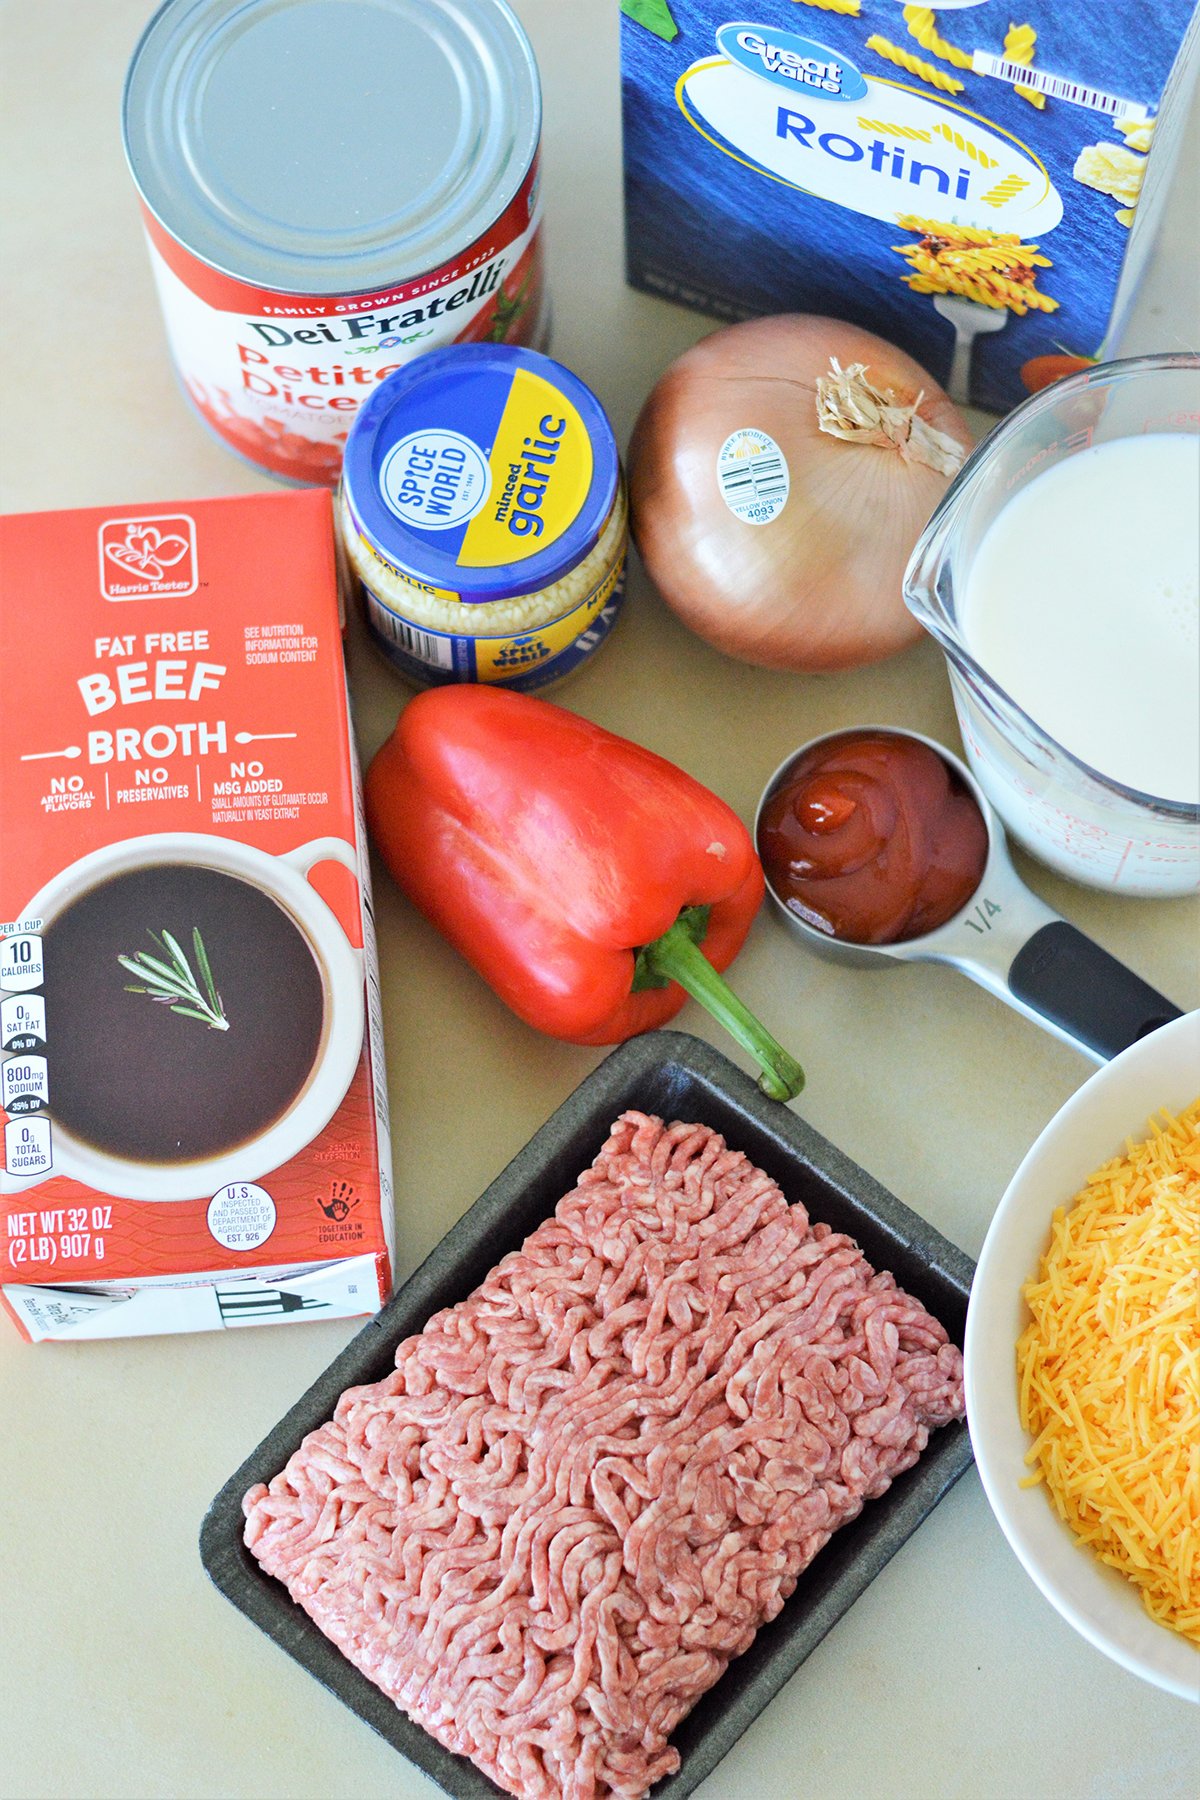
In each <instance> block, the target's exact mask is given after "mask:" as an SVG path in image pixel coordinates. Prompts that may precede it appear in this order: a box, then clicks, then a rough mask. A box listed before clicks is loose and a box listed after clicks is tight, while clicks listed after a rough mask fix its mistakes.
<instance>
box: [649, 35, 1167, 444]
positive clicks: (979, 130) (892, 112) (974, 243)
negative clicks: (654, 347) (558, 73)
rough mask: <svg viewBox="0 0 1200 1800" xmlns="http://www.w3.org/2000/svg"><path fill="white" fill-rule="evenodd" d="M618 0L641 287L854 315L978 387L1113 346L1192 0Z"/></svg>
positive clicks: (1142, 249)
mask: <svg viewBox="0 0 1200 1800" xmlns="http://www.w3.org/2000/svg"><path fill="white" fill-rule="evenodd" d="M622 10H623V12H624V15H625V16H624V18H623V20H622V69H623V83H624V121H625V191H626V218H627V241H628V268H629V278H630V280H631V281H632V282H633V283H634V285H635V286H637V287H641V288H645V289H647V290H648V291H649V292H651V293H655V294H661V295H665V296H666V297H667V298H668V299H672V300H678V301H682V302H683V303H684V304H686V305H690V306H695V307H698V308H699V309H701V310H702V311H705V312H710V313H713V314H714V315H715V316H716V317H717V318H719V319H727V320H736V319H744V318H748V317H750V316H752V315H754V314H757V313H774V312H792V311H799V312H816V313H828V314H831V315H833V316H834V317H837V318H843V319H848V320H851V321H852V322H853V323H854V324H856V325H861V326H865V327H866V328H867V329H869V330H871V331H875V332H878V333H879V334H880V335H881V336H882V337H885V338H888V339H890V340H892V341H893V342H894V343H896V344H899V345H901V346H902V347H903V348H904V349H905V350H907V351H908V352H909V353H910V354H911V355H912V356H914V357H916V358H917V360H918V361H919V362H920V363H922V364H923V365H924V366H925V367H926V368H927V369H929V371H930V373H931V374H933V375H934V376H935V377H936V378H937V379H938V380H939V381H940V382H941V383H942V384H943V385H944V386H946V387H947V388H948V389H949V391H950V393H951V396H952V397H953V398H954V399H955V400H956V401H958V402H960V403H966V402H974V403H975V404H976V405H979V406H983V407H987V408H990V409H992V410H995V411H1003V410H1006V409H1008V408H1009V407H1011V406H1014V405H1016V403H1017V402H1018V401H1020V400H1023V399H1024V398H1025V397H1026V395H1027V394H1028V393H1031V392H1035V391H1037V389H1038V388H1039V387H1041V386H1043V385H1045V383H1046V382H1047V381H1048V380H1050V379H1052V378H1054V377H1055V376H1057V375H1060V374H1063V373H1067V372H1069V370H1070V369H1072V368H1077V367H1083V366H1086V364H1087V363H1088V362H1089V361H1092V360H1095V359H1099V358H1102V357H1108V356H1112V355H1114V354H1115V353H1116V349H1117V346H1118V343H1119V339H1120V334H1121V329H1122V326H1123V324H1124V322H1125V318H1126V316H1127V313H1128V309H1129V303H1130V301H1131V300H1132V298H1133V294H1134V292H1135V290H1136V287H1137V283H1138V278H1139V276H1140V274H1141V272H1142V270H1143V268H1144V266H1145V263H1146V260H1147V257H1148V254H1149V251H1150V249H1151V247H1152V244H1153V240H1154V235H1155V225H1156V223H1157V220H1158V217H1159V214H1160V212H1161V205H1162V201H1163V198H1164V196H1165V193H1166V190H1167V186H1168V182H1169V176H1170V172H1171V168H1172V166H1173V163H1174V160H1175V156H1176V153H1177V150H1178V144H1179V138H1180V133H1181V128H1182V125H1183V122H1184V119H1185V116H1186V112H1187V101H1188V98H1189V95H1190V92H1191V88H1192V86H1193V77H1194V75H1195V70H1196V61H1197V56H1196V52H1197V47H1198V45H1200V11H1196V10H1194V8H1193V5H1192V0H1143V3H1142V4H1140V5H1138V6H1136V7H1131V6H1110V7H1107V8H1106V7H1093V6H1086V7H1085V6H1080V5H1067V6H1064V5H1062V4H1054V3H1052V0H1029V4H1028V5H1024V6H1020V7H1016V6H1013V5H1012V4H1010V0H940V3H939V0H935V4H934V5H933V6H931V7H925V8H918V7H906V6H902V5H899V4H897V3H896V0H747V4H746V5H745V6H744V7H734V6H731V5H729V4H727V3H726V0H623V6H622ZM1048 359H1054V360H1053V361H1051V360H1048Z"/></svg>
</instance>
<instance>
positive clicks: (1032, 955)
mask: <svg viewBox="0 0 1200 1800" xmlns="http://www.w3.org/2000/svg"><path fill="white" fill-rule="evenodd" d="M849 735H853V736H854V737H856V738H857V737H860V736H861V737H867V736H871V737H884V738H896V739H900V740H903V739H908V740H909V741H911V742H913V743H917V744H924V745H926V746H927V747H928V748H929V749H930V750H932V751H934V753H935V754H936V755H937V756H939V757H940V758H941V759H942V761H943V762H944V763H945V764H946V765H947V766H948V768H949V769H951V770H952V771H953V773H954V774H955V775H956V776H957V777H958V779H959V781H960V782H961V783H962V785H963V788H964V789H965V790H966V793H967V794H968V795H969V796H970V798H971V799H972V800H974V802H975V804H976V806H977V807H978V808H979V811H980V813H981V815H982V817H983V821H984V824H985V825H986V826H987V859H986V861H985V863H984V866H983V872H982V874H981V875H980V877H979V882H978V885H977V886H976V888H975V890H974V892H973V893H972V894H971V895H970V897H969V898H968V900H967V901H966V903H965V905H963V906H962V907H960V908H959V910H958V912H957V913H955V914H954V916H953V917H952V918H950V919H947V920H946V922H945V924H944V925H939V926H938V927H937V928H936V929H935V930H933V931H926V932H923V933H922V934H921V935H920V936H918V937H910V938H901V939H899V940H898V941H896V942H893V943H884V944H863V943H851V942H849V941H848V940H845V939H842V938H837V937H834V936H832V935H831V934H830V933H829V932H825V931H822V930H820V929H819V928H818V927H817V926H815V925H812V924H810V923H809V922H808V921H807V920H806V919H804V918H802V917H800V915H799V914H798V913H797V912H795V911H794V910H793V909H792V908H791V907H789V906H788V905H787V903H786V901H785V900H784V898H783V896H782V895H781V894H780V892H779V890H778V888H777V887H776V885H775V883H774V881H773V880H772V873H771V868H770V866H769V864H768V861H767V859H766V858H765V857H764V859H763V868H764V874H765V875H766V881H767V892H768V894H769V895H770V896H771V899H772V901H773V902H774V904H775V905H776V906H777V907H778V909H779V911H780V912H781V913H782V914H783V917H784V918H785V919H786V921H787V923H788V926H789V927H790V929H791V930H792V931H794V932H795V933H796V935H797V936H798V937H799V938H801V939H802V940H803V942H804V943H805V944H807V945H808V947H809V948H810V949H811V950H814V951H815V952H816V953H817V955H819V956H823V957H825V958H827V959H828V960H830V961H833V962H842V963H847V964H851V965H855V966H858V967H861V968H886V967H888V966H889V965H894V964H896V963H904V962H937V963H948V964H949V965H950V966H951V967H952V968H955V969H958V970H960V971H961V973H962V974H964V975H967V976H969V977H970V978H971V980H972V981H974V982H977V983H978V985H979V986H980V987H983V988H986V989H987V990H988V992H989V993H992V994H995V995H996V996H997V997H998V998H999V999H1001V1000H1003V1001H1004V1002H1005V1003H1006V1005H1008V1006H1011V1007H1012V1008H1013V1010H1014V1011H1015V1012H1019V1013H1023V1014H1024V1015H1025V1017H1026V1018H1028V1019H1032V1020H1033V1021H1034V1022H1035V1024H1038V1025H1040V1026H1042V1028H1043V1029H1044V1030H1046V1031H1049V1032H1050V1033H1052V1035H1053V1036H1055V1037H1058V1038H1061V1039H1062V1040H1063V1042H1064V1043H1067V1044H1070V1045H1071V1046H1072V1047H1073V1048H1074V1049H1076V1050H1082V1051H1083V1053H1084V1055H1085V1056H1090V1057H1092V1058H1093V1059H1094V1060H1095V1061H1096V1062H1106V1061H1107V1060H1108V1059H1109V1058H1110V1057H1112V1056H1116V1055H1117V1054H1118V1053H1119V1052H1120V1051H1122V1050H1124V1049H1126V1048H1127V1047H1128V1046H1129V1045H1130V1044H1132V1043H1135V1042H1136V1041H1137V1040H1138V1039H1139V1038H1142V1037H1145V1036H1146V1035H1147V1033H1149V1032H1151V1031H1154V1030H1156V1029H1157V1027H1158V1026H1160V1025H1165V1024H1166V1023H1167V1022H1168V1020H1170V1019H1176V1018H1178V1017H1179V1008H1178V1007H1177V1006H1176V1005H1174V1003H1173V1002H1172V1001H1170V1000H1168V999H1167V998H1166V997H1165V996H1164V995H1162V994H1160V993H1158V992H1157V991H1156V990H1155V989H1154V988H1152V987H1151V986H1150V985H1149V983H1148V982H1145V981H1143V980H1142V978H1141V976H1140V975H1135V974H1134V972H1133V970H1132V969H1128V968H1126V966H1125V964H1124V963H1122V962H1119V961H1118V960H1117V958H1116V957H1115V956H1110V954H1109V953H1108V951H1107V950H1103V949H1102V948H1101V947H1100V945H1099V944H1097V943H1095V942H1094V941H1093V939H1091V938H1089V937H1087V936H1085V934H1084V933H1083V932H1082V931H1080V930H1079V929H1078V927H1076V926H1074V925H1071V924H1069V923H1068V921H1067V920H1066V919H1064V918H1062V917H1060V915H1059V914H1058V913H1056V912H1055V911H1053V909H1052V908H1051V907H1049V906H1047V905H1046V904H1045V903H1044V901H1042V900H1039V899H1038V897H1037V895H1036V894H1034V893H1031V891H1030V890H1029V888H1027V887H1026V886H1025V884H1024V882H1023V881H1022V880H1021V878H1020V876H1019V875H1018V874H1017V872H1016V870H1015V869H1014V868H1013V866H1012V862H1011V861H1010V859H1009V855H1008V846H1007V843H1006V841H1005V837H1004V828H1003V826H1002V825H1001V823H1000V820H999V818H998V816H997V814H996V812H995V809H994V808H993V807H992V806H991V805H989V803H988V801H987V799H986V797H985V795H984V793H983V791H982V789H981V788H980V786H979V784H978V783H977V782H976V781H975V780H974V779H973V778H972V776H971V774H970V772H969V770H968V769H967V768H966V766H965V765H964V764H963V763H962V762H961V761H960V760H959V758H958V757H957V756H953V755H952V754H951V753H950V751H949V750H947V749H946V748H945V746H944V745H942V744H939V743H936V742H935V741H934V739H933V738H928V737H924V736H922V734H921V733H920V732H918V731H904V730H901V729H899V728H898V727H896V726H890V725H881V726H875V725H866V726H862V727H855V728H854V730H853V732H852V733H848V732H847V731H845V730H840V731H830V732H826V733H825V734H824V735H823V736H821V737H816V738H811V739H810V740H809V742H808V743H806V744H801V745H800V747H799V749H798V750H794V751H793V752H792V754H791V755H790V756H788V757H786V758H785V759H784V761H783V762H782V763H780V765H779V767H778V768H777V769H776V770H775V773H774V774H773V775H772V776H771V778H770V780H769V781H768V782H767V784H766V786H765V788H764V789H763V792H762V798H761V799H760V800H759V803H758V810H757V811H756V813H755V816H754V841H755V844H756V845H757V846H758V849H759V853H760V855H761V854H762V849H763V836H762V831H761V829H760V827H761V822H762V818H763V812H764V809H765V808H766V805H767V802H768V801H769V800H770V799H771V798H772V796H773V795H774V794H775V793H776V792H777V790H778V789H779V788H781V787H783V786H784V785H785V784H787V783H788V781H789V779H790V777H791V776H792V774H793V771H794V770H795V769H796V766H797V764H798V763H799V762H800V760H801V758H802V757H807V756H809V755H810V753H811V752H812V751H814V750H816V749H817V748H818V747H819V746H821V745H823V744H832V743H834V742H835V741H836V740H837V739H839V738H844V737H847V736H849Z"/></svg>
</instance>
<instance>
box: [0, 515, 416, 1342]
mask: <svg viewBox="0 0 1200 1800" xmlns="http://www.w3.org/2000/svg"><path fill="white" fill-rule="evenodd" d="M0 563H2V566H3V571H4V583H5V599H4V607H3V612H2V614H0V658H2V660H3V666H4V668H5V670H6V671H12V670H14V669H15V668H17V667H28V666H29V664H30V662H32V664H33V665H34V668H33V671H32V673H31V677H30V679H29V681H28V682H25V683H22V684H20V685H21V691H22V692H23V693H24V694H25V695H26V697H27V702H28V703H27V704H25V703H16V704H13V703H12V699H13V693H14V692H15V690H13V689H11V688H10V690H9V700H8V701H7V702H6V704H5V706H4V707H3V708H0V842H2V846H3V854H2V858H0V1047H2V1061H0V1104H2V1108H3V1110H2V1111H0V1122H2V1126H3V1159H2V1161H0V1202H2V1207H0V1211H2V1221H3V1222H2V1224H0V1232H2V1236H0V1295H2V1297H3V1302H4V1304H5V1306H6V1307H7V1309H8V1311H9V1312H10V1313H11V1315H12V1317H13V1318H14V1319H15V1321H16V1323H17V1326H18V1328H19V1329H20V1330H21V1331H22V1332H23V1333H24V1334H25V1335H26V1336H27V1337H29V1338H30V1339H32V1340H34V1341H35V1342H36V1341H38V1340H41V1339H43V1338H66V1339H72V1338H99V1337H130V1336H139V1335H142V1334H144V1333H152V1332H171V1331H200V1330H207V1329H215V1328H217V1327H224V1328H231V1327H237V1328H240V1327H242V1326H246V1325H257V1324H265V1323H276V1322H286V1321H289V1320H293V1319H325V1318H338V1317H344V1316H350V1315H354V1314H360V1313H370V1312H374V1311H375V1310H376V1309H377V1308H378V1306H379V1305H380V1304H381V1302H382V1301H383V1300H384V1299H385V1298H386V1297H387V1294H388V1292H389V1290H390V1287H391V1263H392V1252H391V1242H390V1238H391V1220H392V1194H391V1179H390V1173H389V1160H388V1128H387V1117H386V1089H385V1085H384V1071H383V1057H382V1049H381V1032H380V1009H379V1001H378V976H377V970H376V962H375V946H374V934H373V929H372V922H371V896H370V887H369V878H368V870H367V860H366V843H365V833H364V827H363V822H362V811H361V806H360V803H359V788H358V771H357V765H356V762H355V755H354V747H353V742H352V738H351V732H350V720H349V712H348V703H347V694H346V684H345V674H344V669H343V662H342V648H341V631H340V622H339V612H338V591H337V577H336V567H335V558H334V539H333V525H332V514H331V506H330V499H329V495H328V494H327V493H324V492H318V491H316V490H310V491H306V492H297V493H291V494H280V495H253V496H250V497H248V498H244V499H234V500H204V501H196V502H192V503H188V504H181V505H168V506H143V507H136V506H128V507H108V508H98V509H94V510H91V511H80V512H64V513H29V514H24V515H21V516H14V517H9V518H4V519H0Z"/></svg>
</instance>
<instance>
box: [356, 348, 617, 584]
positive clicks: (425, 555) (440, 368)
mask: <svg viewBox="0 0 1200 1800" xmlns="http://www.w3.org/2000/svg"><path fill="white" fill-rule="evenodd" d="M342 481H343V496H344V498H345V501H346V504H347V506H348V507H349V509H350V512H351V515H352V517H353V520H354V523H355V525H356V526H357V527H358V530H359V531H360V532H361V533H362V535H363V537H364V538H365V539H366V541H367V543H368V544H369V545H370V546H371V547H372V549H374V550H375V552H376V553H377V554H378V555H379V556H380V557H382V558H383V559H384V561H385V562H387V563H390V564H391V565H392V567H393V568H395V569H396V570H397V571H398V572H399V573H400V574H401V575H404V576H406V577H407V578H408V579H409V580H410V581H414V582H417V583H418V584H420V585H422V586H426V587H431V588H434V589H437V590H439V591H440V592H442V593H445V594H450V595H453V596H454V597H455V598H456V599H459V600H462V601H464V602H466V603H467V604H476V605H478V604H481V603H484V602H487V601H493V600H507V599H510V598H512V597H513V596H515V595H520V594H529V593H535V592H540V590H541V589H543V588H547V587H550V586H551V585H552V584H553V583H554V582H556V581H560V580H562V579H563V577H564V576H566V575H568V574H570V572H571V571H572V570H573V569H574V568H576V567H577V566H578V564H579V563H580V562H581V561H582V559H583V558H584V557H585V556H587V555H588V553H589V552H590V551H591V550H592V549H593V548H594V546H595V544H596V542H597V540H598V539H599V537H600V534H601V532H602V531H603V529H604V527H605V524H606V523H607V521H608V518H609V516H610V514H611V512H612V509H613V505H614V503H615V501H616V497H617V491H618V484H619V481H620V463H619V459H618V455H617V445H616V440H615V438H614V437H613V431H612V426H611V425H610V424H609V422H608V418H607V416H606V414H605V412H604V409H603V407H602V406H601V405H600V402H599V401H598V400H597V399H596V396H595V395H594V394H593V393H592V391H591V389H590V388H588V387H586V386H585V384H584V383H583V382H582V381H580V380H579V378H578V377H577V376H575V375H572V374H571V372H570V370H569V369H564V368H563V366H562V364H561V363H557V362H554V361H553V360H552V359H551V358H550V357H548V356H541V355H539V354H538V353H537V351H535V350H525V349H521V348H519V347H517V346H515V345H509V344H455V345H451V346H449V347H447V348H446V349H444V350H435V351H431V352H430V354H429V355H428V356H423V357H420V358H418V359H417V360H416V361H415V362H413V363H411V364H409V365H408V366H407V367H406V368H403V369H399V370H397V371H396V373H395V374H393V375H389V376H388V377H387V378H386V380H384V381H382V382H381V383H380V384H379V386H378V387H377V388H376V390H375V392H374V393H373V394H372V395H371V397H370V399H369V400H368V401H367V402H366V404H365V406H364V407H363V408H362V410H361V411H360V412H359V414H358V415H357V417H356V419H355V421H354V425H353V428H352V429H351V432H350V436H349V439H348V441H347V444H346V456H345V463H344V468H343V476H342Z"/></svg>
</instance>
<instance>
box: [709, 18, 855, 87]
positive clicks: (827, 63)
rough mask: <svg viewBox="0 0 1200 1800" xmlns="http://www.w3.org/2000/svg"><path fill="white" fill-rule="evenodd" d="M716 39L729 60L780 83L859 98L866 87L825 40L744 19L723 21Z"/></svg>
mask: <svg viewBox="0 0 1200 1800" xmlns="http://www.w3.org/2000/svg"><path fill="white" fill-rule="evenodd" d="M717 43H718V44H719V46H720V48H721V49H722V50H723V51H724V52H725V54H726V56H727V57H728V58H729V59H730V61H731V62H735V63H740V64H741V66H742V68H743V69H749V71H750V73H751V74H752V75H762V76H764V77H765V78H766V80H768V81H773V82H777V83H778V84H779V86H780V87H786V88H791V89H792V90H793V91H794V90H795V89H797V88H801V89H804V88H807V89H809V90H810V91H814V92H816V93H819V94H824V95H826V96H828V98H830V99H832V100H861V99H862V97H863V95H864V94H865V93H866V91H867V84H866V82H865V81H864V80H863V78H862V76H861V74H860V73H859V71H858V70H857V69H856V68H855V66H854V64H853V63H851V62H847V61H846V60H845V58H844V57H839V56H838V53H837V51H836V50H831V49H830V48H829V45H828V44H819V43H817V42H816V41H815V39H813V38H806V37H798V36H797V35H796V33H795V32H794V31H776V30H774V29H773V28H772V27H771V26H767V25H751V24H748V23H746V22H744V21H743V22H741V23H734V24H730V25H722V27H721V29H720V30H719V31H718V32H717Z"/></svg>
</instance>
